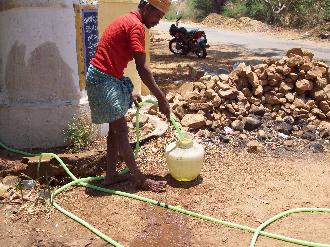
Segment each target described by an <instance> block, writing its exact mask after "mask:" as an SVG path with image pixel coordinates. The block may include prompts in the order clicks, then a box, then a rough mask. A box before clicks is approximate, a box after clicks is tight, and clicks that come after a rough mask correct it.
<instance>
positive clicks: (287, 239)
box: [0, 101, 330, 247]
mask: <svg viewBox="0 0 330 247" xmlns="http://www.w3.org/2000/svg"><path fill="white" fill-rule="evenodd" d="M145 103H155V102H154V101H144V102H142V103H140V105H139V106H140V107H142V106H143V105H144V104H145ZM140 107H138V108H137V116H136V120H137V123H136V130H137V131H136V134H137V145H136V148H135V152H134V154H135V157H136V156H137V155H138V152H139V150H140V144H139V142H140V131H139V108H140ZM171 122H172V124H173V125H174V127H175V129H176V131H177V133H178V136H179V138H181V137H182V132H181V130H180V128H179V127H178V125H177V124H176V121H175V118H173V117H171ZM0 147H2V148H4V149H7V150H9V151H11V152H15V153H19V154H22V155H26V156H39V157H40V159H39V162H40V161H41V157H42V156H51V157H53V158H55V159H56V160H57V161H58V162H59V163H60V165H61V166H62V167H63V169H64V170H65V171H66V172H67V174H68V175H69V176H70V177H71V179H72V180H73V181H72V182H70V183H68V184H66V185H64V186H62V187H61V188H59V189H57V190H55V191H54V192H53V193H52V195H51V204H52V205H53V206H54V207H55V208H56V209H57V210H59V211H60V212H62V213H63V214H65V215H66V216H68V217H70V218H72V219H73V220H75V221H77V222H78V223H80V224H81V225H83V226H85V227H86V228H87V229H89V230H90V231H92V232H93V233H95V234H96V235H97V236H99V237H100V238H102V239H103V240H105V241H106V242H108V243H110V244H111V245H113V246H115V247H122V246H123V245H121V244H119V243H118V242H116V241H115V240H113V239H111V238H110V237H108V236H107V235H105V234H104V233H102V232H101V231H99V230H98V229H96V228H95V227H94V226H92V225H90V224H89V223H87V222H86V221H84V220H83V219H81V218H79V217H78V216H76V215H74V214H72V213H71V212H69V211H67V210H65V209H63V208H62V207H60V206H59V205H58V204H57V203H56V202H55V201H54V200H55V197H56V196H57V195H58V194H59V193H61V192H63V191H65V190H67V189H69V188H71V187H72V186H74V185H78V186H84V187H87V188H91V189H95V190H98V191H102V192H105V193H110V194H113V195H118V196H124V197H128V198H131V199H135V200H139V201H143V202H147V203H150V204H153V205H157V206H160V207H163V208H167V209H170V210H173V211H175V212H178V213H181V214H185V215H189V216H192V217H195V218H199V219H203V220H207V221H210V222H213V223H216V224H220V225H224V226H227V227H231V228H236V229H239V230H244V231H249V232H252V233H254V235H253V238H252V241H251V245H250V246H251V247H252V246H255V242H256V241H257V238H258V236H259V235H262V236H265V237H269V238H273V239H277V240H281V241H285V242H289V243H293V244H299V245H304V246H311V247H330V244H322V243H315V242H309V241H305V240H300V239H295V238H290V237H285V236H282V235H278V234H274V233H269V232H265V231H262V230H263V229H264V228H265V227H266V226H268V225H269V224H271V223H272V222H274V221H276V220H278V219H280V218H282V217H284V216H287V215H289V214H293V213H299V212H324V213H330V208H297V209H291V210H288V211H285V212H283V213H281V214H279V215H277V216H275V217H273V218H271V219H269V220H267V221H266V222H265V223H263V224H261V225H260V226H259V227H258V228H257V229H256V228H252V227H249V226H244V225H240V224H236V223H232V222H229V221H224V220H219V219H217V218H214V217H211V216H206V215H202V214H198V213H195V212H192V211H189V210H186V209H183V208H181V207H177V206H172V205H169V204H167V203H164V202H159V201H156V200H153V199H150V198H146V197H142V196H139V195H135V194H130V193H126V192H121V191H116V190H111V189H106V188H102V187H98V186H96V185H93V184H89V183H90V182H94V181H100V180H103V179H104V177H102V176H100V177H88V178H81V179H78V178H77V177H76V176H74V175H73V174H72V173H71V171H70V170H69V169H68V168H67V166H66V165H65V164H64V162H63V161H62V160H61V159H60V158H59V157H58V156H57V155H56V154H52V153H41V154H30V153H27V152H23V151H19V150H16V149H14V148H9V147H7V146H6V145H4V144H2V143H1V142H0ZM126 172H128V169H124V170H123V171H121V172H120V173H121V174H123V173H126Z"/></svg>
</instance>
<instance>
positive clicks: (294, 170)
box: [0, 33, 330, 247]
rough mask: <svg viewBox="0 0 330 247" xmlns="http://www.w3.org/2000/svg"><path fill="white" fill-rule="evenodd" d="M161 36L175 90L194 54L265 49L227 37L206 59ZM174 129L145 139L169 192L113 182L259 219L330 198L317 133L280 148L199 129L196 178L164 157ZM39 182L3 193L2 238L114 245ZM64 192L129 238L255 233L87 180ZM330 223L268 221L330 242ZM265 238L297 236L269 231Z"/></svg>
mask: <svg viewBox="0 0 330 247" xmlns="http://www.w3.org/2000/svg"><path fill="white" fill-rule="evenodd" d="M153 37H154V39H155V40H157V41H156V42H152V44H151V54H152V56H151V61H152V62H151V68H152V70H153V72H154V74H155V78H156V80H157V82H158V83H159V85H160V86H161V87H162V88H163V89H164V91H165V92H170V91H175V90H177V89H178V87H179V85H181V84H182V83H184V82H186V81H191V80H192V78H191V77H190V75H189V73H186V70H185V68H186V67H185V66H186V65H188V64H189V65H191V66H199V65H200V64H201V63H203V64H207V65H208V66H209V67H210V68H212V69H216V68H219V67H223V68H228V69H230V66H231V65H232V64H233V63H234V62H235V61H237V60H239V61H243V60H244V61H254V60H259V59H262V57H260V56H257V55H254V54H251V53H250V52H249V51H248V50H238V49H237V47H231V46H226V45H218V46H212V49H211V50H209V51H208V58H207V59H204V60H197V59H196V58H195V56H194V55H189V56H187V57H180V56H179V57H176V56H173V55H172V54H170V52H169V50H168V43H167V42H168V41H167V37H166V35H164V34H161V33H153ZM179 64H180V66H178V65H179ZM173 133H174V131H173V130H172V129H170V130H169V131H168V132H167V133H166V135H165V136H163V137H161V138H158V139H156V140H152V141H150V142H148V143H147V144H146V145H144V146H143V147H142V150H141V153H140V158H139V165H140V167H141V170H142V171H143V172H144V173H146V174H148V175H149V176H152V177H154V178H155V179H166V180H167V181H168V186H167V188H166V191H165V192H163V193H159V194H156V193H152V192H146V191H138V190H136V189H135V188H134V186H133V184H132V182H129V181H128V182H124V183H121V184H117V185H115V186H109V188H111V189H116V190H120V191H126V192H130V193H135V194H137V195H141V196H145V197H148V198H152V199H155V200H159V201H161V202H166V203H168V204H170V205H174V206H180V207H182V208H185V209H188V210H191V211H194V212H196V213H200V214H204V215H208V216H213V217H215V218H218V219H222V220H226V221H230V222H234V223H239V224H242V225H247V226H250V227H258V226H259V225H260V224H261V223H262V222H264V221H266V220H267V219H269V218H270V217H272V216H274V215H276V214H278V213H280V212H282V211H285V210H287V209H291V208H300V207H310V208H312V207H319V208H323V207H330V179H329V175H330V166H329V161H330V153H329V149H328V146H327V145H325V149H324V151H323V152H319V153H318V152H313V151H312V150H310V149H308V148H304V147H305V146H306V147H307V145H308V144H307V143H302V144H301V146H300V148H298V147H295V146H294V147H290V148H285V147H284V145H283V143H278V145H275V146H273V148H272V149H265V150H263V151H262V152H258V153H249V152H247V150H246V148H245V147H244V146H240V145H236V144H235V143H233V142H229V143H226V142H222V141H221V140H219V139H218V138H216V137H217V136H216V135H217V134H216V133H213V134H212V135H213V138H201V139H199V141H200V142H201V143H202V144H203V145H204V148H205V151H206V156H205V162H204V165H203V168H202V171H201V174H200V176H199V177H198V178H197V179H196V180H195V181H193V182H186V183H179V182H176V181H175V180H173V179H172V178H171V176H170V175H169V174H168V169H167V167H166V163H165V160H164V157H163V155H164V148H165V146H166V145H167V144H169V143H170V142H172V141H173V140H174V134H173ZM104 143H105V142H104V140H100V141H99V142H98V143H97V145H94V146H93V147H94V148H97V150H104V149H105V145H104ZM46 151H49V150H46ZM57 152H60V151H58V150H57ZM99 162H100V161H99V160H95V162H94V163H93V164H92V165H94V166H104V164H100V163H99ZM20 166H21V156H20V155H15V154H11V153H8V152H7V151H5V150H3V149H0V170H5V169H8V168H9V167H10V168H11V169H12V168H13V167H20ZM13 170H14V169H13ZM7 175H8V174H7ZM1 179H2V178H0V181H1ZM52 189H55V188H52ZM37 192H38V190H37V189H35V190H32V191H29V190H24V191H23V193H24V196H25V197H28V198H31V200H30V201H26V202H24V204H21V203H20V202H21V201H20V200H19V198H17V200H13V202H17V203H6V200H2V201H0V235H1V236H2V238H1V240H0V246H4V247H7V246H8V247H9V246H10V247H12V246H22V247H23V246H45V247H46V246H60V247H64V246H68V247H72V246H73V247H75V246H77V247H78V246H79V247H80V246H108V245H107V243H106V242H104V241H103V240H101V239H100V238H98V237H97V236H96V235H94V234H92V233H91V232H90V231H89V230H87V229H85V228H84V227H82V226H81V225H80V224H78V223H77V222H75V221H73V220H71V219H70V218H68V217H66V216H64V215H63V214H62V213H60V212H58V211H57V210H55V209H54V208H52V206H51V205H50V204H49V203H48V202H47V200H46V202H45V203H44V202H42V201H36V195H37ZM56 202H57V203H58V204H59V205H61V206H62V207H64V208H65V209H67V210H69V211H71V212H72V213H74V214H76V215H77V216H79V217H81V218H83V219H85V220H86V221H87V222H89V223H91V224H93V225H94V226H95V227H97V228H98V229H99V230H100V231H102V232H103V233H105V234H106V235H108V236H110V237H111V238H112V239H114V240H116V241H118V242H119V243H121V244H122V245H124V246H132V247H140V246H141V247H142V246H159V247H168V246H173V247H175V246H196V247H197V246H209V247H213V246H233V247H236V246H249V243H250V240H251V238H252V234H251V233H249V232H243V231H240V230H236V229H231V228H227V227H225V226H222V225H217V224H214V223H211V222H207V221H205V220H200V219H195V218H192V217H188V216H185V215H181V214H178V213H175V212H172V211H170V210H166V209H163V208H161V207H158V206H153V205H150V204H147V203H144V202H140V201H136V200H133V199H128V198H125V197H120V196H114V195H110V194H105V193H100V192H96V191H92V190H90V189H85V188H81V187H78V188H73V189H71V190H69V191H67V192H65V193H62V194H60V195H59V196H58V197H57V199H56ZM329 229H330V215H329V214H317V213H300V214H297V215H293V216H290V217H286V218H284V219H282V220H279V221H277V222H276V223H274V224H273V225H271V226H270V227H268V228H267V229H266V231H268V232H272V233H277V234H281V235H284V236H288V237H293V238H298V239H303V240H308V241H313V242H320V243H328V244H330V234H329ZM257 246H265V247H266V246H267V247H268V246H294V245H293V244H289V243H285V242H280V241H277V240H273V239H269V238H265V237H260V238H259V240H258V242H257Z"/></svg>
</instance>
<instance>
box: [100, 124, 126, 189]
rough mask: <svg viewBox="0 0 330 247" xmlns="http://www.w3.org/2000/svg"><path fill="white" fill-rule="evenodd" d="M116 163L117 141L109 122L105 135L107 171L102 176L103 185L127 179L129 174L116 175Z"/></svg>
mask: <svg viewBox="0 0 330 247" xmlns="http://www.w3.org/2000/svg"><path fill="white" fill-rule="evenodd" d="M117 163H118V143H117V140H116V138H115V131H114V129H113V128H112V127H111V124H109V133H108V137H107V171H106V176H105V178H104V182H103V184H104V185H110V184H114V183H118V182H121V181H124V180H127V179H129V178H130V177H131V175H130V174H125V175H118V173H117V171H116V165H117Z"/></svg>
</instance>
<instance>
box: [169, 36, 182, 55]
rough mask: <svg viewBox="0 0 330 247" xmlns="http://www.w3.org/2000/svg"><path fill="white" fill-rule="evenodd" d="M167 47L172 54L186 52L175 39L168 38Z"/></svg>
mask: <svg viewBox="0 0 330 247" xmlns="http://www.w3.org/2000/svg"><path fill="white" fill-rule="evenodd" d="M169 48H170V51H171V52H172V53H173V54H176V55H185V54H186V52H184V50H183V48H182V45H181V44H180V43H178V40H177V39H172V40H170V43H169Z"/></svg>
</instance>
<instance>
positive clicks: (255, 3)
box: [166, 0, 330, 29]
mask: <svg viewBox="0 0 330 247" xmlns="http://www.w3.org/2000/svg"><path fill="white" fill-rule="evenodd" d="M176 11H181V12H183V15H184V18H186V19H191V20H194V21H202V20H203V19H204V18H205V17H206V16H208V15H209V14H211V13H216V14H220V15H223V16H226V17H230V18H240V17H243V16H245V17H250V18H252V19H255V20H258V21H262V22H264V23H267V24H270V25H276V26H280V27H289V28H299V29H304V28H314V27H316V26H320V25H323V24H324V23H326V22H329V21H330V0H185V1H178V2H176V3H175V4H174V5H173V6H172V10H171V11H170V12H169V13H168V14H167V16H166V17H167V19H174V18H175V16H176Z"/></svg>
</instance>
